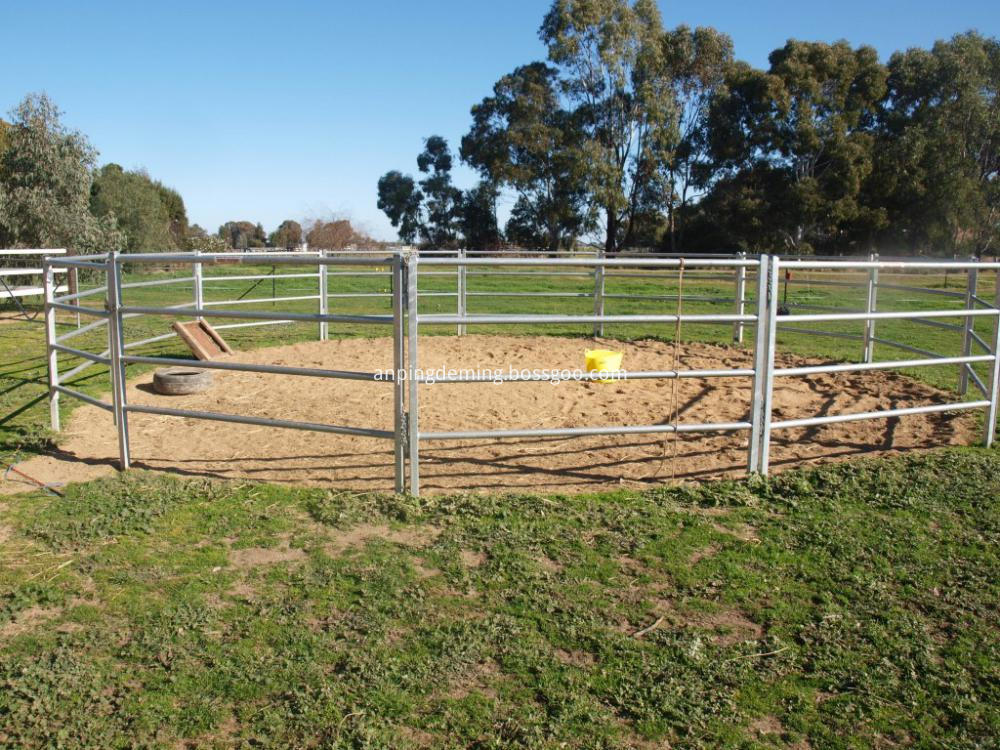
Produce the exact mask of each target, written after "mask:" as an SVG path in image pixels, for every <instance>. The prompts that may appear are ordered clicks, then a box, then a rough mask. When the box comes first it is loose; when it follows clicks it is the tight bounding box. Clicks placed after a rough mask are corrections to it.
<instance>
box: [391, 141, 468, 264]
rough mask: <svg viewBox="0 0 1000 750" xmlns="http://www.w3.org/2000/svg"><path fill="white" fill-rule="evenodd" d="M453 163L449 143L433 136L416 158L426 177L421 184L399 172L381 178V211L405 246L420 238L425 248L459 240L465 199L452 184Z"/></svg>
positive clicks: (449, 243) (418, 167) (418, 166)
mask: <svg viewBox="0 0 1000 750" xmlns="http://www.w3.org/2000/svg"><path fill="white" fill-rule="evenodd" d="M453 161H454V157H453V156H452V153H451V149H450V148H448V142H447V141H446V140H445V139H444V138H442V137H441V136H439V135H432V136H430V137H428V138H426V139H425V140H424V150H423V151H421V152H420V154H418V155H417V169H419V170H420V171H421V172H422V173H423V174H425V175H426V177H424V178H423V179H422V180H420V182H419V183H417V182H416V181H414V179H413V178H412V177H411V176H409V175H404V174H403V173H402V172H399V171H397V170H392V171H390V172H386V173H385V174H384V175H382V177H380V178H379V181H378V207H379V208H380V209H381V210H382V211H383V212H385V215H386V216H388V217H389V221H390V222H391V223H392V226H393V227H395V228H396V230H397V232H398V233H399V237H400V239H401V240H403V241H404V242H414V241H415V240H417V238H418V237H419V238H420V239H421V240H422V241H423V242H424V243H426V244H429V245H432V246H435V247H442V246H445V245H451V244H454V243H455V241H456V240H457V239H458V237H459V235H460V234H461V224H462V210H463V204H464V196H463V193H462V191H461V190H459V189H458V188H456V187H455V186H454V185H453V184H452V181H451V169H452V165H453ZM418 185H419V187H418Z"/></svg>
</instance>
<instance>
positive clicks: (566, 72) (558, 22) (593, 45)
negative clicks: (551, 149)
mask: <svg viewBox="0 0 1000 750" xmlns="http://www.w3.org/2000/svg"><path fill="white" fill-rule="evenodd" d="M539 36H540V38H541V40H542V42H543V43H544V44H545V45H546V47H547V49H548V58H549V61H550V62H551V63H552V64H553V65H554V66H556V68H557V70H558V72H559V78H560V85H561V93H562V94H563V95H564V96H565V97H566V99H567V101H568V103H569V105H570V107H569V108H570V109H571V110H572V111H573V112H574V115H575V116H576V117H577V118H579V124H580V127H582V128H583V131H584V133H585V135H586V138H584V139H583V141H582V143H581V149H580V154H581V157H580V158H581V161H582V163H583V164H585V165H586V170H585V179H586V186H587V192H588V196H589V199H590V201H591V203H592V205H593V206H594V207H596V208H598V209H599V210H600V211H601V212H602V214H603V220H604V235H605V236H604V247H605V250H606V251H607V252H615V251H617V250H618V249H619V248H621V247H622V246H624V245H627V244H630V243H631V241H632V238H633V236H634V234H635V230H636V228H637V226H636V222H637V220H638V219H639V218H640V217H641V216H642V215H643V211H642V210H641V209H642V207H643V202H644V197H646V196H648V194H649V188H650V186H651V185H652V184H653V183H655V181H656V180H657V179H658V165H659V164H660V163H661V161H662V154H661V153H659V151H658V149H659V148H660V147H661V146H662V144H663V143H664V141H665V139H664V138H663V137H661V134H662V131H664V130H665V129H667V128H669V127H670V116H671V113H672V111H673V106H674V104H673V97H672V96H671V91H672V88H671V86H672V81H671V79H670V75H669V72H668V70H667V69H666V66H665V64H664V49H663V45H662V36H663V26H662V22H661V19H660V13H659V10H658V8H657V6H656V3H655V2H654V0H635V2H629V1H628V0H555V2H553V4H552V6H551V8H550V10H549V11H548V13H547V14H546V15H545V18H544V20H543V22H542V26H541V29H540V30H539Z"/></svg>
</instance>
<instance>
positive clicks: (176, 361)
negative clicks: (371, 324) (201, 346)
mask: <svg viewBox="0 0 1000 750" xmlns="http://www.w3.org/2000/svg"><path fill="white" fill-rule="evenodd" d="M122 361H124V362H126V363H128V364H142V365H168V366H170V367H197V368H205V369H207V370H230V371H234V372H262V373H266V374H269V375H301V376H304V377H310V378H333V379H336V380H365V381H369V382H373V383H381V382H392V373H388V374H387V375H386V376H385V377H380V376H379V375H378V374H377V373H374V372H355V371H350V370H327V369H322V368H317V367H288V366H286V365H265V364H254V363H243V362H222V361H219V360H211V359H202V360H191V359H180V358H176V357H143V356H138V355H133V354H130V355H127V356H123V357H122Z"/></svg>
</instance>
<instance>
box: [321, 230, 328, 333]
mask: <svg viewBox="0 0 1000 750" xmlns="http://www.w3.org/2000/svg"><path fill="white" fill-rule="evenodd" d="M325 257H326V250H320V251H319V260H320V262H319V314H320V315H327V314H328V308H329V299H330V294H329V285H330V277H329V276H328V275H327V270H328V269H329V266H327V264H326V263H324V262H323V259H324V258H325ZM329 338H330V323H329V321H326V320H321V321H320V322H319V340H320V341H326V340H327V339H329Z"/></svg>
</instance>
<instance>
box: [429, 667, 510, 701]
mask: <svg viewBox="0 0 1000 750" xmlns="http://www.w3.org/2000/svg"><path fill="white" fill-rule="evenodd" d="M500 675H501V672H500V668H499V667H498V666H497V665H496V663H495V662H493V661H485V662H481V663H479V664H473V665H471V666H470V667H468V668H467V669H466V670H464V671H463V672H462V673H461V674H459V675H458V676H457V677H456V678H455V679H453V680H452V681H451V682H450V684H449V687H448V690H447V691H446V692H445V694H444V695H443V697H445V698H449V699H451V700H462V699H463V698H465V697H467V696H469V695H472V694H473V693H478V694H479V695H482V696H485V697H486V698H490V699H495V698H496V697H497V693H496V689H495V688H494V687H493V683H494V682H495V681H496V680H497V679H498V678H499V677H500Z"/></svg>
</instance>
